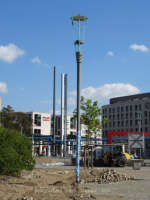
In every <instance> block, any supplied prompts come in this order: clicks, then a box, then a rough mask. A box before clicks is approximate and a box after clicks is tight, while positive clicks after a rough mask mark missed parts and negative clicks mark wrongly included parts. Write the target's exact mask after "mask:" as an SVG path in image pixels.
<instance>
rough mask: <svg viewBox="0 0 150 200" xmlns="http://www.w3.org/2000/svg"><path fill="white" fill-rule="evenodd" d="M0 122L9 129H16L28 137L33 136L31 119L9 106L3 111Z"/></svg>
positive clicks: (0, 113)
mask: <svg viewBox="0 0 150 200" xmlns="http://www.w3.org/2000/svg"><path fill="white" fill-rule="evenodd" d="M0 122H1V125H2V126H3V127H5V128H7V129H15V130H17V131H19V132H22V133H23V134H24V135H26V136H30V134H31V124H32V121H31V119H30V118H29V117H28V116H27V115H26V114H25V113H23V112H15V111H14V110H13V109H12V107H11V106H9V105H8V106H7V107H4V108H3V109H2V110H1V112H0Z"/></svg>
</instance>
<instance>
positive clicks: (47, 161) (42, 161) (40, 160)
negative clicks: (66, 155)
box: [34, 157, 57, 163]
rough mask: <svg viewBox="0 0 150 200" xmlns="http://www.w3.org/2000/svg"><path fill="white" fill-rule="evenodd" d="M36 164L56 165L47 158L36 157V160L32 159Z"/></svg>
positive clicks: (54, 161)
mask: <svg viewBox="0 0 150 200" xmlns="http://www.w3.org/2000/svg"><path fill="white" fill-rule="evenodd" d="M34 159H35V161H36V163H57V161H56V160H53V159H51V158H48V157H37V158H34Z"/></svg>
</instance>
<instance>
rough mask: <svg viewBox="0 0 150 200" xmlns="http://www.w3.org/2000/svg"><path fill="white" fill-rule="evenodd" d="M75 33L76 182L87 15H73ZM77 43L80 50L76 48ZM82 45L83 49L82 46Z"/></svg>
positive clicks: (77, 175)
mask: <svg viewBox="0 0 150 200" xmlns="http://www.w3.org/2000/svg"><path fill="white" fill-rule="evenodd" d="M70 19H71V21H72V27H73V35H74V45H75V53H76V62H77V133H76V182H77V183H78V182H79V163H80V137H81V136H80V90H81V62H82V52H83V44H84V34H85V25H86V20H87V17H86V16H85V15H73V16H72V17H71V18H70ZM74 22H78V40H75V32H74ZM80 22H84V32H83V41H82V40H80ZM76 45H77V46H78V50H76ZM80 45H81V46H82V49H81V47H80Z"/></svg>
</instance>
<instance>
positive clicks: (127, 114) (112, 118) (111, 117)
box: [103, 111, 150, 120]
mask: <svg viewBox="0 0 150 200" xmlns="http://www.w3.org/2000/svg"><path fill="white" fill-rule="evenodd" d="M124 116H125V118H126V119H129V118H130V119H132V117H133V113H126V114H117V115H109V120H115V119H117V120H120V119H124ZM134 117H135V118H138V119H141V118H142V113H137V112H135V114H134ZM144 117H148V112H147V111H145V112H144ZM149 117H150V111H149ZM104 118H107V115H105V116H103V119H104Z"/></svg>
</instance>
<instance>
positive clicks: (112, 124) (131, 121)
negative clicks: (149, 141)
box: [103, 118, 150, 128]
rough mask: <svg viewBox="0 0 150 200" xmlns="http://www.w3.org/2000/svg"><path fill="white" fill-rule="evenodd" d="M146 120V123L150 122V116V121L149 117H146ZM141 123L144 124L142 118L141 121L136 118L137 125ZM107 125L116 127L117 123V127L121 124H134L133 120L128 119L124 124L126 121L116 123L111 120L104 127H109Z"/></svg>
mask: <svg viewBox="0 0 150 200" xmlns="http://www.w3.org/2000/svg"><path fill="white" fill-rule="evenodd" d="M144 122H145V123H144V125H148V124H150V118H149V121H148V120H147V119H145V121H144ZM139 124H141V125H142V120H141V121H139V120H137V119H136V120H135V125H139ZM107 125H108V126H109V127H115V126H116V125H117V127H121V126H124V125H126V126H132V125H133V120H126V121H125V124H124V121H117V123H115V122H109V123H106V124H105V125H103V128H104V127H105V128H107Z"/></svg>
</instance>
